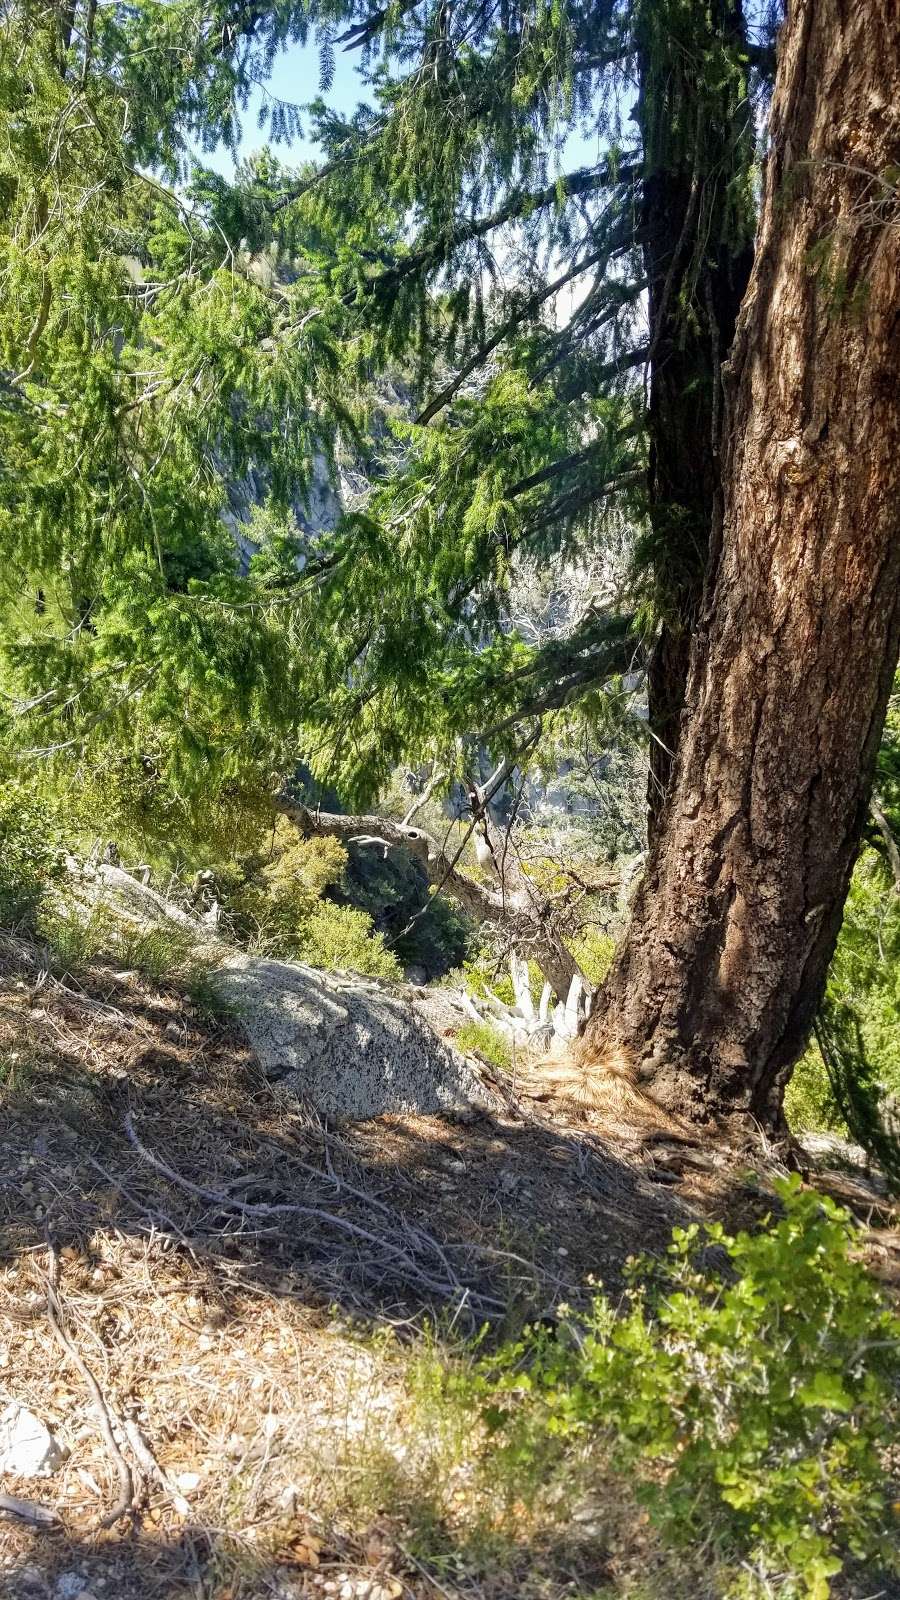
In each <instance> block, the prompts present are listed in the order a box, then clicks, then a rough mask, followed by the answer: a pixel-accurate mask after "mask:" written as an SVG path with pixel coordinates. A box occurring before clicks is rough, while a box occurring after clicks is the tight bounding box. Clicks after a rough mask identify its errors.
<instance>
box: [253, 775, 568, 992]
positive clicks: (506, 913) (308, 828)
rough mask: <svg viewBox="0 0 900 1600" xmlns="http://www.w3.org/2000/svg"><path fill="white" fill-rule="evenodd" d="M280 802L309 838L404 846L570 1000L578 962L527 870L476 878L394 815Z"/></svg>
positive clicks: (432, 876) (286, 800)
mask: <svg viewBox="0 0 900 1600" xmlns="http://www.w3.org/2000/svg"><path fill="white" fill-rule="evenodd" d="M275 805H276V808H277V810H278V811H280V813H281V814H282V816H285V817H287V818H288V820H289V821H291V822H293V824H294V826H295V827H296V828H298V829H299V831H300V832H301V833H302V834H304V836H305V837H307V838H315V837H321V836H322V835H324V834H331V835H333V836H334V837H335V838H336V839H343V840H344V841H346V843H348V844H362V843H368V842H371V841H373V840H374V841H377V842H378V843H379V844H383V845H387V847H388V848H389V849H398V850H405V851H407V853H408V854H409V855H411V856H412V857H413V858H414V859H415V860H416V861H418V862H419V863H420V865H421V866H422V867H423V869H424V871H425V873H426V875H427V877H428V881H429V883H432V884H434V885H435V886H436V887H437V888H440V889H442V890H446V892H447V893H448V894H450V895H452V896H453V898H454V900H457V901H458V902H459V904H460V905H461V906H462V907H463V909H464V910H466V911H468V913H469V915H470V916H471V917H472V918H473V919H474V920H475V921H476V922H481V923H486V922H490V923H493V924H495V925H496V926H497V927H499V928H502V929H503V931H504V933H505V934H506V935H507V937H508V938H509V939H510V941H511V943H512V944H513V945H514V946H515V947H516V949H517V951H518V952H519V954H520V955H521V956H525V957H528V956H530V957H531V959H532V960H533V961H535V962H536V963H537V965H538V966H539V967H540V969H541V972H542V973H543V975H544V977H545V978H546V979H547V981H548V983H550V984H551V985H552V987H553V991H554V993H555V994H556V995H557V996H558V998H559V999H560V1000H561V1001H563V1002H565V1000H566V997H567V996H568V993H569V989H570V987H571V984H572V979H573V978H574V977H575V976H576V974H578V975H579V976H580V975H581V974H580V973H579V968H578V964H577V962H576V961H575V958H574V956H573V955H572V953H571V951H570V950H568V949H567V948H566V946H565V944H564V942H563V940H562V938H561V936H560V934H559V933H558V932H557V931H556V929H555V927H554V918H553V913H552V911H551V908H550V907H549V906H548V905H547V904H546V902H545V901H544V899H543V898H542V897H541V896H540V895H539V894H538V892H537V890H536V889H535V887H534V885H533V884H531V883H530V882H529V880H528V879H527V878H526V877H525V875H524V873H519V874H517V875H516V881H515V882H512V883H509V882H506V883H504V882H498V884H497V886H496V888H495V887H494V886H493V885H489V884H485V883H477V882H476V881H475V879H474V878H470V877H468V875H467V874H466V873H465V872H462V871H460V869H459V867H458V866H457V859H458V854H459V852H457V853H456V855H454V856H451V855H450V854H449V853H448V852H447V850H445V848H444V846H443V845H441V844H440V843H439V842H438V840H437V839H435V838H434V836H433V835H432V834H430V833H427V832H426V831H425V829H424V828H416V827H413V826H411V825H410V824H409V823H406V822H398V821H396V819H395V818H393V817H383V816H373V815H367V816H342V815H340V814H339V813H338V812H333V811H312V810H310V808H309V807H308V806H305V805H302V804H301V803H300V802H299V801H297V800H294V799H292V798H291V796H290V795H288V794H280V795H279V796H278V797H277V799H276V801H275Z"/></svg>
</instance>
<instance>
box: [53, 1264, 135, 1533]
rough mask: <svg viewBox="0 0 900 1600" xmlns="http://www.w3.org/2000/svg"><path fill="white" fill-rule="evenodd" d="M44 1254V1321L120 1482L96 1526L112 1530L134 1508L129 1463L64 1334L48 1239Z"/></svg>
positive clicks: (97, 1394)
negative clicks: (83, 1389)
mask: <svg viewBox="0 0 900 1600" xmlns="http://www.w3.org/2000/svg"><path fill="white" fill-rule="evenodd" d="M47 1255H48V1269H47V1321H48V1322H49V1324H50V1327H51V1328H52V1330H53V1334H54V1337H55V1338H56V1341H57V1343H58V1344H59V1345H60V1347H61V1348H62V1350H63V1352H64V1354H65V1355H66V1356H67V1357H68V1359H69V1360H70V1361H71V1363H72V1365H73V1366H74V1367H75V1369H76V1371H77V1372H78V1374H79V1376H80V1377H81V1378H82V1380H83V1382H84V1383H85V1385H86V1386H87V1388H88V1390H89V1391H90V1396H91V1399H92V1401H93V1403H94V1411H95V1412H96V1415H97V1422H98V1424H99V1428H100V1433H101V1435H102V1437H103V1442H104V1444H105V1445H106V1448H107V1450H108V1451H109V1455H110V1459H111V1460H112V1463H113V1466H114V1467H115V1470H116V1476H117V1477H118V1480H119V1497H118V1499H117V1500H116V1502H115V1505H114V1506H113V1508H112V1510H111V1511H108V1512H107V1513H106V1515H105V1516H103V1517H101V1519H100V1523H99V1526H100V1527H101V1528H111V1527H113V1525H114V1524H115V1523H116V1522H119V1521H120V1519H121V1518H122V1517H126V1516H127V1515H128V1513H129V1512H130V1511H131V1509H132V1507H133V1505H134V1501H135V1492H136V1486H135V1482H134V1477H133V1475H132V1471H131V1468H130V1467H129V1465H128V1462H127V1461H126V1460H125V1457H124V1456H123V1454H122V1452H121V1450H120V1449H119V1446H118V1443H117V1441H116V1435H115V1430H114V1428H113V1421H112V1415H111V1413H110V1409H109V1406H108V1405H107V1403H106V1400H105V1399H104V1396H103V1391H102V1389H101V1388H100V1385H99V1383H98V1382H97V1379H96V1378H95V1377H94V1374H93V1373H92V1371H91V1369H90V1367H89V1366H88V1364H87V1362H86V1361H85V1360H84V1358H83V1356H82V1355H81V1352H80V1351H79V1349H78V1348H77V1346H76V1345H75V1344H74V1343H73V1341H72V1340H71V1339H70V1337H69V1335H68V1333H67V1332H66V1328H65V1320H64V1317H63V1311H62V1307H61V1305H60V1302H59V1252H58V1251H57V1248H56V1246H55V1244H53V1242H52V1240H50V1239H48V1240H47ZM117 1420H118V1419H117ZM119 1431H120V1433H124V1428H123V1426H122V1424H121V1422H120V1423H119Z"/></svg>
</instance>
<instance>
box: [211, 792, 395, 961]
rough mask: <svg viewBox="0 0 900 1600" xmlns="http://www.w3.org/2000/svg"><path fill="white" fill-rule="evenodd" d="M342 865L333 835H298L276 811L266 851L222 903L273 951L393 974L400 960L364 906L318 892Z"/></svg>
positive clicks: (337, 877)
mask: <svg viewBox="0 0 900 1600" xmlns="http://www.w3.org/2000/svg"><path fill="white" fill-rule="evenodd" d="M346 866H347V851H346V849H345V848H344V846H343V845H342V844H341V843H340V841H339V840H337V839H335V838H332V837H331V836H330V835H328V834H326V835H324V836H323V837H322V838H316V839H304V838H303V836H302V835H301V834H299V833H298V832H297V830H296V828H294V827H292V825H291V824H290V823H289V822H288V821H287V820H286V819H285V818H283V817H280V818H279V819H278V821H277V823H276V825H275V828H274V830H273V834H272V843H271V850H270V853H269V856H268V858H267V859H266V860H264V861H262V862H257V863H256V864H255V865H251V869H250V873H249V876H248V879H247V881H246V882H245V883H244V885H243V886H242V887H241V888H239V889H238V890H237V891H236V892H235V893H234V894H233V895H232V896H231V898H230V901H229V910H231V911H233V912H236V913H237V916H238V918H239V919H242V920H243V921H244V923H245V926H246V925H252V926H253V927H254V928H255V931H256V935H257V938H258V939H259V940H260V942H261V943H262V944H263V945H264V946H265V947H266V948H267V949H269V950H271V951H273V952H274V953H275V954H278V955H283V956H287V957H291V956H293V957H296V958H297V959H299V960H301V961H308V962H309V963H310V965H311V966H315V967H324V968H332V969H345V970H347V971H351V972H359V973H362V974H363V975H364V976H368V977H375V978H399V977H401V975H402V974H401V969H400V964H399V962H398V960H397V958H396V956H395V955H394V953H393V951H391V950H389V949H388V947H387V944H386V943H385V939H384V936H383V935H382V934H380V933H375V932H374V931H373V925H372V918H371V916H370V915H369V913H368V912H367V911H363V910H360V909H359V907H356V906H349V905H340V904H337V903H336V902H335V901H333V900H326V899H324V898H323V896H324V894H325V892H326V890H329V889H334V888H336V887H338V886H339V885H340V884H341V882H342V879H343V876H344V871H345V869H346Z"/></svg>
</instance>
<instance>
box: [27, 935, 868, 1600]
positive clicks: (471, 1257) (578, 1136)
mask: <svg viewBox="0 0 900 1600" xmlns="http://www.w3.org/2000/svg"><path fill="white" fill-rule="evenodd" d="M494 1087H495V1089H496V1091H497V1095H498V1107H497V1110H496V1112H495V1113H492V1114H486V1113H467V1114H466V1117H465V1118H464V1119H461V1120H457V1121H450V1120H442V1119H437V1118H406V1119H398V1118H390V1119H382V1120H380V1121H378V1122H374V1123H368V1124H365V1125H356V1126H343V1127H341V1128H339V1129H337V1128H329V1127H326V1126H323V1125H322V1124H321V1122H320V1121H318V1120H317V1119H316V1118H315V1117H314V1116H313V1115H312V1114H310V1115H308V1116H304V1115H300V1114H298V1113H297V1111H296V1110H294V1111H290V1110H288V1109H286V1108H285V1106H284V1105H283V1104H281V1103H280V1102H279V1100H278V1099H277V1097H276V1094H275V1093H274V1091H273V1090H272V1088H271V1087H270V1086H269V1085H268V1084H267V1083H266V1082H265V1081H264V1080H263V1078H262V1077H261V1075H260V1073H259V1071H258V1069H257V1067H256V1064H255V1062H254V1060H253V1058H252V1057H251V1055H250V1054H249V1052H248V1051H247V1049H246V1048H245V1046H244V1045H243V1044H242V1042H241V1039H240V1036H239V1033H238V1032H237V1030H236V1026H235V1024H234V1022H231V1021H228V1020H222V1019H216V1018H211V1017H209V1016H207V1015H204V1014H203V1013H202V1012H201V1011H199V1010H198V1009H197V1007H196V1006H194V1005H192V1004H191V1003H189V1002H188V1001H187V1000H186V999H185V997H184V995H183V994H181V993H180V992H179V991H178V989H177V988H174V987H172V988H168V987H165V986H163V987H159V986H155V985H153V984H151V983H149V982H148V981H147V980H146V979H145V978H142V977H140V976H139V975H137V974H134V973H122V972H115V971H113V970H106V969H104V968H102V967H97V968H94V969H92V970H91V972H90V973H89V974H88V975H83V974H82V975H81V976H80V977H79V979H78V980H77V981H76V980H75V979H72V978H68V979H67V980H66V981H65V982H62V981H60V980H57V979H53V978H50V977H48V976H47V974H46V973H45V972H42V971H41V965H40V962H39V961H35V959H34V958H33V956H31V957H29V955H28V952H27V951H22V950H18V951H17V950H16V948H15V947H13V946H10V947H9V948H8V949H7V951H6V954H5V956H4V958H3V960H2V964H0V1411H2V1409H3V1407H4V1406H5V1405H7V1404H8V1403H9V1402H10V1401H13V1400H14V1401H17V1402H19V1403H21V1404H24V1405H26V1406H28V1407H29V1408H30V1409H31V1410H32V1411H33V1412H34V1413H35V1415H37V1416H38V1417H39V1418H40V1419H41V1420H42V1421H43V1422H44V1423H45V1424H46V1426H48V1427H49V1428H50V1429H51V1430H52V1432H53V1434H54V1436H55V1437H56V1439H57V1440H58V1442H59V1443H60V1445H61V1446H62V1447H63V1449H64V1451H65V1452H66V1459H65V1461H64V1464H63V1465H62V1467H61V1468H60V1469H59V1470H58V1471H57V1472H56V1473H55V1474H54V1475H53V1476H52V1477H50V1478H47V1479H45V1480H38V1481H36V1480H32V1479H30V1480H24V1479H22V1480H13V1479H6V1480H4V1481H3V1482H2V1484H0V1489H2V1491H4V1492H5V1493H7V1494H9V1495H14V1496H18V1497H20V1498H21V1499H23V1500H26V1501H28V1502H29V1503H30V1504H31V1506H32V1508H33V1507H34V1506H35V1504H37V1506H38V1510H36V1511H35V1510H32V1512H31V1515H32V1516H33V1517H38V1516H41V1517H42V1518H43V1519H44V1520H42V1521H41V1522H40V1523H38V1524H37V1525H32V1522H31V1521H30V1520H28V1516H27V1515H26V1516H21V1515H15V1514H13V1515H9V1516H7V1517H5V1518H2V1519H0V1594H2V1595H3V1596H4V1597H6V1600H151V1597H155V1596H162V1595H165V1596H175V1597H184V1600H188V1597H190V1600H251V1597H253V1600H256V1597H260V1600H261V1597H262V1596H275V1597H280V1600H293V1597H294V1596H298V1595H301V1594H328V1595H337V1596H338V1597H339V1600H355V1597H359V1600H399V1597H401V1596H403V1595H412V1596H420V1595H421V1596H426V1595H427V1596H443V1597H444V1600H446V1596H447V1595H448V1594H452V1595H460V1594H473V1595H474V1594H476V1593H477V1594H478V1595H479V1596H495V1595H496V1596H498V1597H499V1596H500V1595H510V1594H521V1595H523V1596H527V1595H531V1594H534V1595H538V1594H539V1595H541V1596H547V1595H550V1594H553V1595H560V1596H561V1595H564V1594H568V1595H582V1596H583V1595H595V1594H596V1595H600V1594H610V1595H612V1594H618V1593H620V1592H621V1593H625V1592H626V1588H627V1583H626V1581H625V1577H623V1574H624V1573H625V1572H626V1569H627V1571H631V1572H633V1571H634V1570H635V1564H637V1567H638V1568H639V1567H640V1562H641V1541H642V1538H643V1533H642V1530H641V1526H640V1524H639V1522H637V1523H635V1524H634V1525H633V1526H631V1527H630V1528H629V1531H628V1535H627V1538H626V1539H625V1541H624V1545H627V1549H625V1548H624V1545H623V1547H622V1548H618V1547H617V1545H616V1541H615V1539H614V1538H612V1537H611V1536H610V1535H609V1532H608V1528H607V1531H606V1532H605V1534H604V1537H603V1538H602V1539H598V1538H597V1537H596V1535H595V1533H594V1531H593V1530H592V1528H591V1526H590V1519H589V1518H588V1519H587V1521H586V1523H585V1525H584V1527H583V1528H570V1529H569V1530H568V1533H567V1537H566V1540H565V1548H560V1549H559V1550H557V1551H553V1550H549V1549H547V1548H542V1549H541V1551H540V1552H536V1550H535V1548H534V1547H533V1545H530V1544H529V1542H528V1540H527V1539H523V1543H522V1550H521V1568H520V1570H518V1571H517V1570H515V1568H513V1569H512V1570H510V1569H509V1568H508V1567H507V1569H506V1570H505V1571H504V1572H503V1573H502V1574H501V1573H497V1572H494V1573H493V1574H492V1573H491V1572H490V1571H487V1572H484V1571H483V1572H481V1573H476V1572H475V1571H474V1570H473V1569H472V1568H471V1566H468V1567H467V1566H465V1564H463V1565H461V1566H460V1567H459V1568H454V1567H453V1565H452V1563H450V1564H449V1565H447V1566H445V1567H442V1568H441V1570H437V1568H434V1567H429V1566H428V1565H427V1564H426V1563H423V1562H422V1560H421V1559H420V1558H419V1556H417V1554H416V1550H415V1549H414V1548H413V1547H412V1546H411V1545H410V1544H409V1543H408V1541H407V1539H406V1537H405V1534H404V1528H405V1526H406V1524H405V1522H404V1520H403V1518H402V1517H400V1516H399V1515H397V1514H395V1510H394V1508H393V1507H392V1506H391V1504H389V1503H388V1504H385V1505H379V1504H377V1497H376V1500H375V1501H373V1502H372V1511H371V1514H370V1516H369V1517H368V1519H367V1521H366V1522H365V1525H359V1524H358V1522H354V1521H353V1518H352V1517H351V1518H348V1517H347V1516H345V1515H342V1512H341V1490H340V1487H339V1484H338V1478H339V1477H340V1475H341V1473H343V1474H344V1475H346V1472H347V1470H348V1468H349V1469H350V1470H351V1472H353V1471H355V1472H356V1474H357V1477H359V1475H360V1474H362V1473H363V1472H364V1471H369V1470H371V1467H372V1463H373V1461H374V1460H375V1457H376V1456H377V1458H378V1460H380V1461H381V1462H382V1463H383V1461H384V1460H385V1459H387V1458H392V1459H394V1460H395V1461H398V1462H402V1461H403V1459H404V1456H405V1453H406V1451H407V1449H408V1448H410V1445H409V1429H408V1426H407V1423H408V1418H407V1416H406V1413H405V1407H406V1405H407V1398H406V1389H405V1385H404V1378H403V1365H404V1354H403V1353H404V1350H405V1349H407V1348H409V1346H410V1345H411V1343H412V1342H413V1341H414V1339H415V1336H416V1335H417V1333H418V1332H419V1330H421V1329H422V1328H423V1327H424V1326H426V1325H428V1324H431V1323H434V1324H436V1325H437V1326H439V1327H444V1328H447V1329H452V1330H456V1331H463V1332H466V1331H471V1332H474V1331H477V1329H478V1328H480V1327H482V1326H483V1325H485V1324H489V1325H490V1326H491V1327H492V1328H493V1329H495V1330H499V1331H500V1332H502V1333H507V1334H508V1333H511V1332H516V1331H518V1328H519V1327H521V1326H522V1325H524V1323H526V1322H527V1321H533V1320H534V1319H535V1318H538V1317H543V1318H551V1317H552V1316H553V1315H554V1312H555V1307H556V1306H557V1305H558V1304H559V1302H560V1301H563V1300H565V1301H567V1302H568V1303H569V1304H572V1305H577V1304H578V1303H579V1302H581V1301H583V1300H584V1298H585V1297H586V1296H587V1295H589V1294H590V1292H591V1289H592V1287H593V1286H595V1285H596V1284H597V1283H601V1284H602V1285H603V1286H604V1287H605V1289H606V1290H607V1292H610V1293H612V1294H614V1295H615V1294H616V1293H617V1292H618V1290H619V1288H620V1286H621V1284H622V1274H623V1269H624V1267H625V1264H626V1262H627V1260H628V1258H629V1257H630V1256H633V1255H634V1254H635V1253H637V1252H646V1251H650V1252H654V1251H659V1250H662V1249H663V1248H664V1247H665V1245H666V1243H667V1240H668V1237H669V1234H670V1231H671V1228H672V1226H673V1224H674V1223H676V1222H678V1221H684V1220H686V1219H688V1218H690V1217H695V1216H706V1217H716V1218H717V1219H720V1220H724V1221H726V1223H728V1224H729V1225H735V1224H740V1223H744V1222H748V1221H752V1220H753V1219H754V1218H756V1217H759V1216H760V1215H762V1214H763V1213H764V1212H765V1211H766V1210H767V1209H768V1208H769V1206H770V1197H769V1195H768V1194H767V1192H766V1184H765V1181H764V1180H763V1179H761V1178H755V1177H752V1176H749V1175H748V1174H747V1172H746V1170H745V1167H746V1162H740V1161H738V1160H737V1159H733V1160H731V1159H727V1158H726V1157H725V1156H723V1155H715V1154H714V1156H713V1157H712V1158H710V1157H709V1156H708V1155H705V1156H704V1155H703V1154H702V1153H701V1152H698V1151H691V1150H690V1149H684V1148H679V1147H678V1145H677V1143H676V1144H675V1145H673V1143H672V1141H671V1140H666V1139H665V1138H661V1137H656V1136H653V1135H650V1134H648V1133H647V1131H646V1130H645V1134H644V1136H641V1135H639V1134H637V1133H634V1134H633V1135H632V1136H631V1137H630V1138H629V1137H626V1131H625V1130H618V1135H617V1137H616V1139H615V1140H614V1141H613V1139H612V1138H611V1137H610V1135H609V1129H608V1128H607V1129H604V1128H602V1127H600V1126H599V1123H598V1119H597V1118H596V1117H595V1118H594V1119H593V1122H592V1120H591V1118H590V1117H587V1116H585V1115H581V1114H579V1113H578V1112H577V1111H576V1110H575V1109H573V1108H571V1107H569V1108H568V1109H567V1108H566V1106H565V1105H564V1104H562V1103H559V1102H554V1101H546V1100H542V1099H539V1098H535V1097H533V1096H528V1097H525V1096H522V1095H519V1096H516V1095H515V1094H513V1093H511V1092H510V1089H509V1086H504V1085H498V1084H496V1083H495V1084H494ZM831 1181H832V1182H833V1184H834V1185H835V1186H836V1187H837V1190H838V1192H842V1197H843V1198H845V1199H851V1200H855V1201H856V1202H857V1205H858V1207H861V1208H862V1211H863V1213H864V1215H865V1216H866V1218H867V1220H868V1221H870V1222H871V1224H872V1228H873V1231H872V1233H871V1236H870V1237H871V1254H872V1262H873V1266H874V1267H875V1268H876V1270H878V1271H879V1272H880V1273H881V1275H882V1276H884V1277H885V1278H886V1279H887V1280H888V1281H890V1280H891V1279H892V1278H893V1276H894V1270H895V1263H896V1260H897V1250H896V1243H897V1234H896V1229H895V1219H894V1218H893V1216H892V1214H891V1213H890V1212H889V1209H888V1208H887V1207H886V1205H884V1204H883V1203H881V1202H879V1200H878V1197H877V1194H876V1193H874V1192H870V1191H869V1190H867V1189H865V1188H864V1187H863V1188H862V1189H860V1188H859V1186H858V1184H855V1183H853V1182H851V1181H850V1180H848V1179H845V1178H844V1179H842V1178H838V1177H836V1176H835V1177H834V1178H833V1179H832V1180H831ZM125 1499H133V1500H134V1503H135V1504H136V1506H137V1509H136V1510H132V1511H131V1512H129V1514H128V1516H127V1517H120V1518H118V1519H116V1520H115V1522H114V1523H113V1524H112V1525H111V1526H104V1525H103V1524H104V1523H108V1522H110V1521H111V1519H112V1517H113V1515H114V1514H115V1512H116V1509H117V1507H118V1506H120V1505H121V1504H122V1503H123V1501H124V1500H125ZM628 1592H631V1591H630V1590H629V1591H628Z"/></svg>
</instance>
